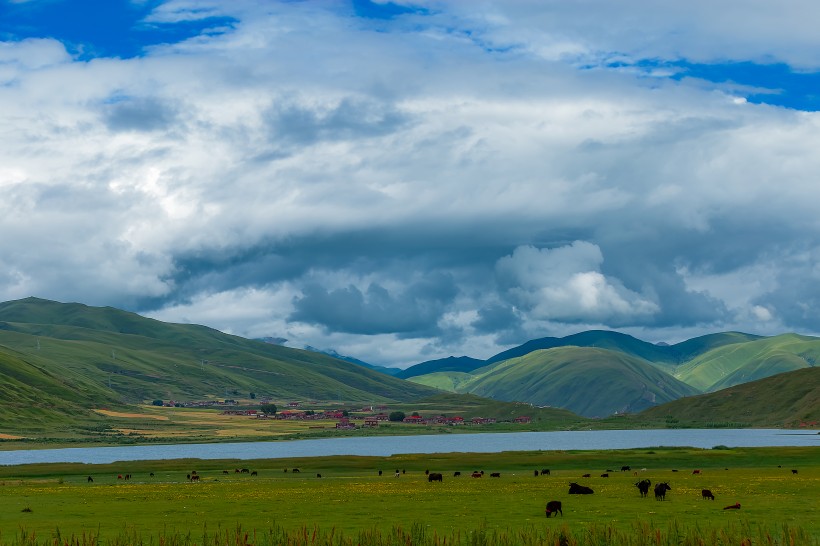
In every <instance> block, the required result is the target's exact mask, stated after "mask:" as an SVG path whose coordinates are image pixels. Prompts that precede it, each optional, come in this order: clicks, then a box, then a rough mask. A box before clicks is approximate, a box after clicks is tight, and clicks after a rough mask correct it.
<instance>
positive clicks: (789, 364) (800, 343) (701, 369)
mask: <svg viewBox="0 0 820 546" xmlns="http://www.w3.org/2000/svg"><path fill="white" fill-rule="evenodd" d="M818 360H820V339H818V338H815V337H809V336H799V335H797V334H784V335H780V336H775V337H767V338H759V339H755V340H752V341H748V342H745V343H735V344H732V345H725V346H722V347H717V348H714V349H711V350H708V351H706V352H704V353H702V354H700V355H698V356H697V357H695V358H694V359H692V360H690V361H689V362H687V363H685V364H683V365H682V366H680V367H679V368H678V369H677V370H675V372H674V375H675V377H677V378H678V379H680V380H681V381H683V382H685V383H688V384H689V385H692V386H694V387H696V388H697V389H700V390H701V391H715V390H719V389H723V388H726V387H731V386H733V385H738V384H740V383H746V382H749V381H755V380H757V379H762V378H764V377H769V376H772V375H775V374H779V373H783V372H788V371H793V370H797V369H801V368H808V367H811V366H814V365H815V364H816V363H817V362H818Z"/></svg>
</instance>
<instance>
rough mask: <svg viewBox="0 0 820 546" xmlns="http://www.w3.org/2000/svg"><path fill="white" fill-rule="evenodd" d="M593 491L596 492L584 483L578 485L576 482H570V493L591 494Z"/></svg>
mask: <svg viewBox="0 0 820 546" xmlns="http://www.w3.org/2000/svg"><path fill="white" fill-rule="evenodd" d="M592 493H594V491H593V490H592V489H591V488H589V487H586V486H584V485H578V484H577V483H575V482H572V483H571V484H569V494H570V495H591V494H592Z"/></svg>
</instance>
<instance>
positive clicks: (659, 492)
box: [655, 482, 672, 500]
mask: <svg viewBox="0 0 820 546" xmlns="http://www.w3.org/2000/svg"><path fill="white" fill-rule="evenodd" d="M667 491H672V488H671V487H669V484H668V483H666V482H663V483H659V484H658V485H656V486H655V500H666V492H667Z"/></svg>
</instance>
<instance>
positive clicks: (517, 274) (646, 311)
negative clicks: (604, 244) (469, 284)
mask: <svg viewBox="0 0 820 546" xmlns="http://www.w3.org/2000/svg"><path fill="white" fill-rule="evenodd" d="M602 263H603V256H602V254H601V250H600V249H599V248H598V247H597V246H596V245H594V244H591V243H588V242H585V241H576V242H574V243H572V244H571V245H568V246H564V247H559V248H555V249H538V248H535V247H532V246H524V247H518V248H516V249H515V251H514V252H513V253H512V255H510V256H505V257H503V258H501V259H500V260H498V262H497V263H496V275H497V277H498V281H499V284H500V285H501V288H502V290H503V291H504V292H505V293H506V294H507V296H508V297H509V299H510V300H511V302H512V303H514V304H515V305H516V306H517V307H518V308H519V309H522V310H524V312H525V313H527V314H528V315H529V316H530V318H533V319H537V320H553V321H569V322H604V323H605V322H615V323H620V324H623V323H628V322H630V321H632V320H635V319H643V318H644V317H646V316H649V315H652V314H653V313H656V312H657V311H658V306H657V304H656V303H654V302H652V301H650V300H648V299H646V298H645V297H643V296H641V295H640V294H638V293H636V292H634V291H632V290H629V289H627V288H625V287H624V286H623V285H622V284H621V283H620V282H619V281H618V280H617V279H612V278H607V277H605V276H604V275H603V274H602V273H601V272H600V268H601V264H602Z"/></svg>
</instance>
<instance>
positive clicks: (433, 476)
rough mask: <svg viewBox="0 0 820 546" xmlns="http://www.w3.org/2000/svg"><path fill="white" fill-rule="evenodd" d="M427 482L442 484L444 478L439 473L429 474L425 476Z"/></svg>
mask: <svg viewBox="0 0 820 546" xmlns="http://www.w3.org/2000/svg"><path fill="white" fill-rule="evenodd" d="M427 481H428V482H442V483H444V476H442V475H441V473H439V472H430V473H429V474H427Z"/></svg>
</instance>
